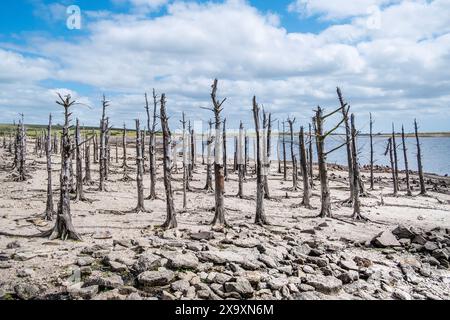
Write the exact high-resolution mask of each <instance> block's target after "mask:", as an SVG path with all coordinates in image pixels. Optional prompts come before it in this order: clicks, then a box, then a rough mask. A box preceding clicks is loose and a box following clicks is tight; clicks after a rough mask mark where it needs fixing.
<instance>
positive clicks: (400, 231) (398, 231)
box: [392, 225, 415, 239]
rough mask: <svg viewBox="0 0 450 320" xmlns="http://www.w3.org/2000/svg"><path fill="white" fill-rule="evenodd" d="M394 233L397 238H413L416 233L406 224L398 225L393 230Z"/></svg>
mask: <svg viewBox="0 0 450 320" xmlns="http://www.w3.org/2000/svg"><path fill="white" fill-rule="evenodd" d="M392 234H394V235H395V236H396V237H397V239H412V238H413V237H414V236H415V234H414V233H412V232H411V230H410V229H408V228H407V227H405V226H401V225H400V226H398V227H397V228H395V229H394V230H393V231H392Z"/></svg>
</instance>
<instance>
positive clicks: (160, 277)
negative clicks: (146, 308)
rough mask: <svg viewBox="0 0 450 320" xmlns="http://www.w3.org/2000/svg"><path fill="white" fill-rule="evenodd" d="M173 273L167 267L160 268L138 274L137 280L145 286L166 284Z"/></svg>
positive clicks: (171, 278) (173, 275) (172, 276)
mask: <svg viewBox="0 0 450 320" xmlns="http://www.w3.org/2000/svg"><path fill="white" fill-rule="evenodd" d="M174 277H175V274H174V273H173V272H172V271H170V270H167V269H164V268H160V269H159V270H158V271H145V272H143V273H141V274H140V275H139V276H138V282H139V284H140V285H141V286H143V287H144V289H145V288H152V287H159V286H165V285H168V284H169V283H170V282H171V281H172V280H173V278H174Z"/></svg>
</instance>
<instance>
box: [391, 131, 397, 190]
mask: <svg viewBox="0 0 450 320" xmlns="http://www.w3.org/2000/svg"><path fill="white" fill-rule="evenodd" d="M392 151H393V153H394V171H395V180H396V181H397V185H396V186H395V185H394V187H396V188H397V190H396V191H398V157H397V143H396V140H395V128H394V124H392Z"/></svg>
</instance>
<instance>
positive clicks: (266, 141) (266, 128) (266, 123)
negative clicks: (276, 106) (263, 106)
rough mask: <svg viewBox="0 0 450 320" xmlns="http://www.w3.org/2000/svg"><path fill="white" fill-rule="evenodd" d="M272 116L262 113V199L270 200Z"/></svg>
mask: <svg viewBox="0 0 450 320" xmlns="http://www.w3.org/2000/svg"><path fill="white" fill-rule="evenodd" d="M271 121H272V114H269V116H267V113H266V112H264V111H263V137H262V139H263V141H262V142H263V148H262V150H263V166H264V168H263V169H264V170H263V173H264V177H263V178H264V198H265V199H270V189H269V178H268V176H269V174H270V160H269V159H270V145H271V137H270V136H271V134H272V124H271Z"/></svg>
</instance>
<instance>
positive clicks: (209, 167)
mask: <svg viewBox="0 0 450 320" xmlns="http://www.w3.org/2000/svg"><path fill="white" fill-rule="evenodd" d="M213 142H214V137H213V135H212V122H211V120H210V121H209V132H208V140H207V144H208V146H207V149H208V150H207V159H206V161H207V164H206V186H205V190H206V191H208V192H210V191H213V186H212V159H211V158H212V144H213Z"/></svg>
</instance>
